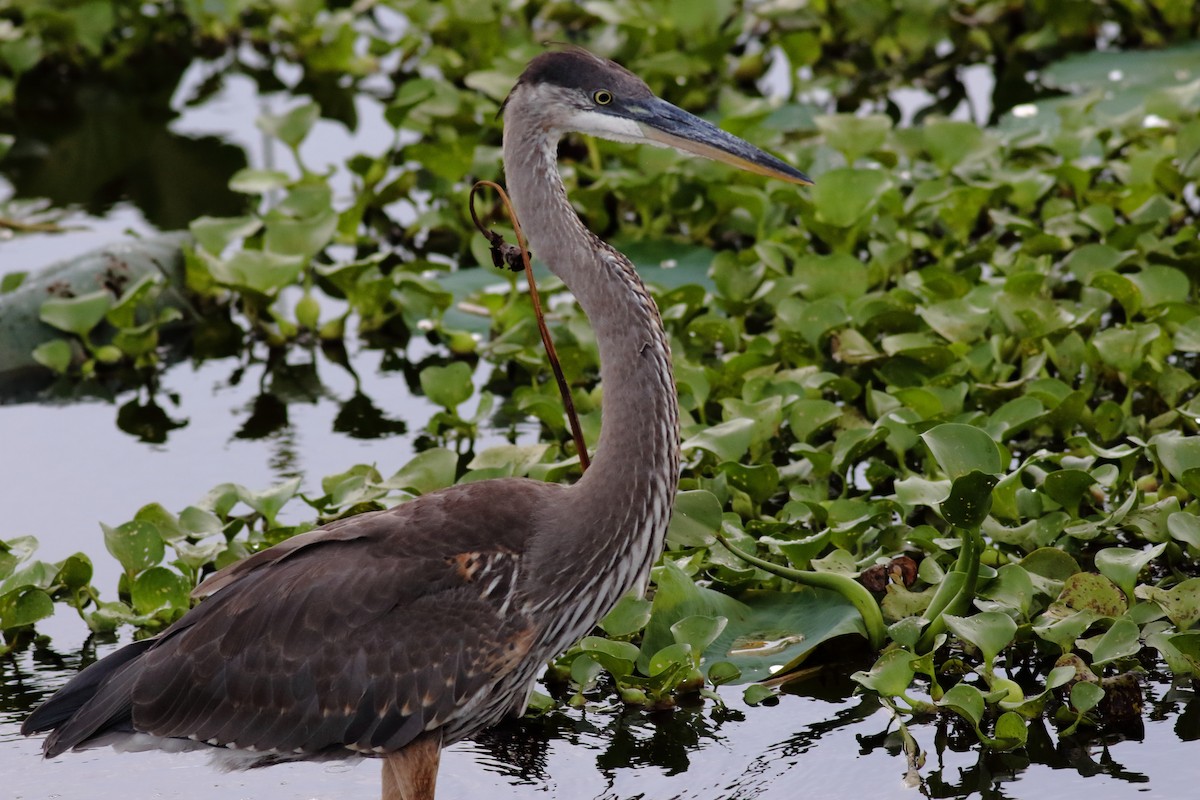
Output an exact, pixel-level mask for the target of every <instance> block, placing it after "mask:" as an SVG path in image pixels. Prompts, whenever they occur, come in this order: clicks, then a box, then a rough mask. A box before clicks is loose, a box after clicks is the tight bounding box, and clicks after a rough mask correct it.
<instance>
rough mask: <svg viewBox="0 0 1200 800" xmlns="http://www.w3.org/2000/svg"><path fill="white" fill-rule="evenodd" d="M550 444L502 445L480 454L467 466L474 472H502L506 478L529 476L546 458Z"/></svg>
mask: <svg viewBox="0 0 1200 800" xmlns="http://www.w3.org/2000/svg"><path fill="white" fill-rule="evenodd" d="M549 451H550V445H548V444H525V445H521V444H501V445H496V446H495V447H489V448H488V449H486V450H484V451H483V452H482V453H479V454H478V455H477V456H475V457H474V458H473V459H471V463H469V464H468V465H467V466H468V467H469V468H470V469H472V470H489V469H494V470H501V471H502V472H503V474H504V475H506V476H518V477H519V476H523V475H528V474H529V471H530V470H531V469H533V467H534V466H535V465H537V464H539V463H541V461H542V460H543V459H544V458H545V457H546V453H548V452H549Z"/></svg>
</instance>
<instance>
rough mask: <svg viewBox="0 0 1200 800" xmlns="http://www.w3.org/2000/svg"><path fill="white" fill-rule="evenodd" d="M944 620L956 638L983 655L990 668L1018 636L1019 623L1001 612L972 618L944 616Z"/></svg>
mask: <svg viewBox="0 0 1200 800" xmlns="http://www.w3.org/2000/svg"><path fill="white" fill-rule="evenodd" d="M942 619H944V620H945V621H946V627H948V628H949V629H950V630H951V632H953V633H954V635H955V636H957V637H958V638H960V639H962V640H963V641H965V642H969V643H970V644H971V645H973V646H974V647H976V648H977V649H978V650H979V651H980V653H982V654H983V661H984V664H985V666H987V667H989V668H990V667H991V665H992V662H994V661H995V660H996V656H997V655H999V653H1000V651H1001V650H1003V649H1004V648H1005V647H1007V646H1008V645H1009V644H1010V643H1011V642H1012V640H1013V637H1014V636H1016V635H1017V623H1015V622H1013V619H1012V617H1010V616H1008V615H1007V614H1002V613H1000V612H999V611H984V612H982V613H979V614H975V615H973V616H970V617H958V616H955V615H953V614H944V615H943V616H942Z"/></svg>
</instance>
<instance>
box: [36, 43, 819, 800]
mask: <svg viewBox="0 0 1200 800" xmlns="http://www.w3.org/2000/svg"><path fill="white" fill-rule="evenodd" d="M504 116H505V126H504V163H505V167H506V174H507V179H508V185H509V190H510V192H511V195H512V200H513V203H514V205H515V207H516V211H517V215H518V216H519V218H520V219H521V222H522V223H523V226H524V228H525V230H526V231H528V234H529V240H530V243H531V246H532V248H533V250H534V251H535V252H536V253H537V254H538V255H539V256H540V257H541V259H542V260H543V261H545V263H546V264H547V265H548V266H549V267H550V269H551V270H552V271H553V272H554V273H555V274H556V275H557V276H558V277H560V278H561V279H562V281H563V283H565V284H566V285H567V286H568V287H569V288H570V290H571V291H572V292H573V293H574V295H575V297H576V298H577V299H578V301H579V303H580V305H581V306H582V307H583V310H584V311H585V312H586V313H587V315H588V317H589V318H590V319H591V322H592V325H593V326H594V327H595V331H596V340H597V342H598V343H599V348H600V359H601V370H600V375H601V381H602V384H603V386H604V410H603V414H604V416H603V430H602V432H601V435H600V441H599V443H598V446H597V449H596V455H595V458H594V459H593V461H592V464H591V467H590V469H588V471H587V472H586V473H585V474H584V476H583V477H582V478H581V479H580V480H579V481H578V482H577V483H576V484H575V485H573V486H561V485H557V484H550V483H543V482H539V481H533V480H523V479H504V480H490V481H484V482H480V483H472V484H467V485H463V486H454V487H451V488H448V489H444V490H442V491H439V492H434V493H431V494H428V495H424V496H422V497H418V498H416V499H414V500H410V501H408V502H406V503H403V504H401V505H398V506H396V507H395V508H392V509H389V510H387V511H379V512H375V513H370V514H363V515H361V516H356V517H352V518H349V519H342V520H338V521H336V522H333V523H331V524H329V525H326V526H324V527H322V528H320V529H318V530H314V531H311V532H309V533H305V534H302V535H299V536H296V537H295V538H293V539H290V540H288V541H286V542H283V543H282V544H279V545H276V546H275V547H272V548H270V549H268V550H264V551H262V552H260V553H256V554H254V555H252V556H250V557H249V558H247V559H246V560H244V561H242V562H240V563H238V564H234V565H232V566H229V567H226V568H225V569H223V570H221V571H220V572H217V573H216V574H214V575H212V576H211V577H209V578H208V580H206V581H205V582H204V583H202V584H201V585H200V586H199V587H198V588H197V589H196V592H195V594H196V596H197V597H203V598H207V599H205V600H204V602H202V603H200V604H199V605H197V606H196V607H195V608H193V609H192V610H191V611H190V612H188V613H187V614H186V615H185V616H184V617H183V618H182V619H180V620H179V621H178V622H176V623H175V624H174V625H172V626H171V627H170V628H168V629H167V630H166V631H164V632H163V633H162V634H160V635H158V636H156V637H154V638H152V639H146V640H143V641H140V642H134V643H133V644H130V645H127V646H125V647H124V648H122V649H120V650H118V651H116V652H115V653H112V654H111V655H109V656H108V657H106V658H104V659H102V660H101V661H98V662H96V663H95V664H92V665H91V666H89V667H88V668H87V669H85V670H83V671H82V672H81V673H80V674H79V675H77V676H76V677H75V678H74V679H73V680H71V681H70V682H69V683H68V684H67V685H66V686H65V687H63V688H62V689H60V690H59V691H58V692H57V693H56V694H54V696H52V697H51V698H50V699H49V700H47V701H46V702H45V704H43V705H42V706H41V707H40V708H38V709H37V710H36V711H34V712H33V714H31V715H30V716H29V718H28V719H27V720H26V721H25V724H24V725H23V726H22V729H21V730H22V732H23V733H26V734H30V733H34V732H38V731H51V733H50V735H49V736H48V737H47V738H46V741H45V744H44V747H43V750H44V752H45V754H46V756H47V757H51V756H57V755H58V754H60V753H62V752H64V751H66V750H68V749H70V748H74V747H79V746H81V745H93V744H102V743H106V742H115V741H117V740H121V739H128V738H129V737H140V738H141V739H142V740H143V744H145V743H149V744H150V745H151V746H161V747H165V748H170V749H177V748H178V747H179V746H180V745H181V744H183V745H187V746H195V747H204V746H214V747H222V748H231V751H236V752H239V753H241V754H242V756H241V761H240V764H238V765H239V766H253V765H261V764H268V763H272V762H277V761H286V760H293V759H310V758H325V757H346V756H354V755H364V756H382V757H384V767H383V786H384V797H385V798H389V800H390V799H391V798H404V799H405V800H417V798H421V799H423V800H426V799H427V798H431V797H432V796H433V790H434V783H435V781H436V777H437V767H438V760H439V757H440V752H441V748H443V747H445V746H447V745H449V744H452V743H454V742H457V741H459V740H461V739H464V738H466V737H469V736H471V735H472V734H474V733H477V732H478V731H480V730H482V729H484V728H486V727H488V726H490V725H493V724H494V723H496V722H497V721H499V720H500V719H501V718H502V717H504V716H505V715H507V714H512V713H519V712H521V711H522V710H523V709H524V708H525V703H526V701H527V699H528V696H529V692H530V690H531V688H532V686H533V682H534V679H535V677H536V674H537V672H538V669H539V668H540V667H541V665H543V664H544V663H545V662H546V661H547V660H548V659H549V658H551V657H553V656H554V655H556V654H557V653H559V652H561V651H562V650H563V649H564V648H566V647H567V646H569V645H570V644H572V643H573V642H574V641H576V640H577V639H578V638H579V637H580V636H582V635H583V634H584V633H586V632H587V631H588V630H589V629H590V628H591V627H592V626H593V625H594V624H595V623H596V621H597V620H599V619H600V617H601V616H603V615H604V614H605V613H606V612H607V611H608V610H609V609H610V608H611V607H612V605H613V604H614V603H615V602H616V601H617V599H618V598H620V597H621V596H622V595H623V594H625V593H626V592H627V591H629V590H630V589H631V588H632V587H635V586H642V585H644V582H645V580H646V578H647V575H648V574H649V571H650V566H651V565H652V564H653V563H654V561H655V559H657V557H658V555H659V553H660V551H661V550H662V545H663V537H664V536H665V534H666V530H667V523H668V521H669V520H670V516H671V508H672V502H673V499H674V496H675V489H676V486H677V484H678V469H679V434H678V406H677V404H676V398H675V385H674V382H673V379H672V375H671V353H670V350H669V349H668V346H667V338H666V335H665V334H664V331H663V327H662V322H661V320H660V318H659V315H658V309H657V308H656V307H655V305H654V301H653V300H652V299H651V298H650V295H649V294H648V293H647V292H646V289H645V287H644V286H643V284H642V282H641V280H640V279H639V278H638V276H637V273H636V272H635V271H634V267H633V264H632V263H631V262H630V261H629V259H628V258H626V257H625V256H623V255H621V254H620V253H619V252H617V251H616V250H614V249H613V248H612V247H610V246H608V245H607V244H605V243H604V242H602V241H601V240H600V239H598V238H597V237H596V236H595V235H593V234H592V233H591V232H589V231H588V230H587V228H585V227H584V225H583V223H582V222H581V221H580V219H579V217H578V216H576V214H575V212H574V211H573V210H572V208H571V204H570V203H569V202H568V200H567V194H566V190H565V189H564V187H563V184H562V180H561V178H560V177H559V174H558V170H557V165H556V156H557V145H558V141H559V139H560V138H561V137H562V135H563V134H564V133H566V132H569V131H578V132H581V133H587V134H592V135H595V136H600V137H604V138H607V139H615V140H618V141H622V142H644V143H648V144H655V145H662V146H669V147H674V148H676V149H678V150H682V151H686V152H689V153H694V154H698V155H701V156H706V157H708V158H713V159H718V160H721V161H725V162H728V163H731V164H734V165H735V166H738V167H740V168H742V169H747V170H750V171H752V172H757V173H761V174H764V175H769V176H773V177H776V178H781V179H783V180H787V181H791V182H794V183H800V184H806V183H809V180H808V178H807V177H805V175H804V174H803V173H801V172H799V171H798V170H796V169H795V168H793V167H791V166H789V165H788V164H786V163H784V162H783V161H780V160H779V159H777V158H774V157H772V156H770V155H767V154H766V153H764V152H762V151H761V150H759V149H757V148H755V147H753V146H752V145H750V144H747V143H746V142H744V141H743V140H741V139H738V138H737V137H735V136H731V135H729V134H727V133H725V132H724V131H721V130H719V129H718V128H716V127H714V126H712V125H710V124H709V123H707V122H705V121H703V120H701V119H699V118H697V117H694V116H692V115H691V114H688V113H687V112H685V111H682V110H681V109H679V108H676V107H675V106H673V105H671V104H670V103H667V102H665V101H663V100H661V99H659V98H658V97H656V96H655V95H654V94H653V93H652V92H651V91H650V89H649V88H648V87H647V86H646V84H645V83H644V82H643V81H642V80H641V79H639V78H638V77H637V76H635V75H634V74H632V73H631V72H629V71H627V70H625V69H624V68H622V67H620V66H618V65H617V64H615V63H613V62H611V61H608V60H605V59H602V58H599V57H597V56H594V55H592V54H591V53H588V52H587V51H584V50H581V49H576V48H569V49H564V50H558V51H554V52H548V53H544V54H542V55H540V56H538V57H536V58H535V59H533V61H531V62H530V63H529V65H528V67H527V68H526V69H525V71H524V73H522V75H521V77H520V79H519V80H518V81H517V84H516V86H515V87H514V88H513V90H512V92H511V93H510V94H509V96H508V99H507V100H506V101H505V104H504ZM189 743H190V744H189Z"/></svg>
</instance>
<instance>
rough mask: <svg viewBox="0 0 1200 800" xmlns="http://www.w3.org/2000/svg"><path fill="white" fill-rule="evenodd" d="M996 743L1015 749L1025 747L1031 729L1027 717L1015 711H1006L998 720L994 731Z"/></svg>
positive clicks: (1002, 746) (1002, 747) (1006, 748)
mask: <svg viewBox="0 0 1200 800" xmlns="http://www.w3.org/2000/svg"><path fill="white" fill-rule="evenodd" d="M993 736H994V737H995V739H996V743H997V744H998V745H999V747H1000V748H1001V749H1004V750H1015V749H1016V748H1018V747H1024V746H1025V742H1026V740H1027V739H1028V738H1029V729H1028V727H1026V724H1025V718H1024V717H1022V716H1021V715H1020V714H1018V713H1017V712H1015V711H1006V712H1004V713H1003V714H1001V715H1000V718H999V719H997V720H996V730H995V731H994V733H993Z"/></svg>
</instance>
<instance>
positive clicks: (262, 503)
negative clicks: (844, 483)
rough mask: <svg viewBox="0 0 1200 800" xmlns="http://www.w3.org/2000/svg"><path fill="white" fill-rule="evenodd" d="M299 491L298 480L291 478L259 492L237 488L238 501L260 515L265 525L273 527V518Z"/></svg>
mask: <svg viewBox="0 0 1200 800" xmlns="http://www.w3.org/2000/svg"><path fill="white" fill-rule="evenodd" d="M299 489H300V479H299V478H292V479H291V480H289V481H284V482H283V483H280V484H277V485H275V486H272V487H270V488H269V489H264V490H263V491H261V492H254V491H250V490H249V489H246V488H245V487H242V486H239V487H238V499H240V500H241V501H242V502H243V503H245V504H246V505H248V506H250V507H251V508H252V509H254V510H255V511H257V512H258V513H259V514H262V515H263V517H264V518H265V519H266V521H267V525H269V526H270V527H275V518H276V517H277V516H278V515H279V512H280V510H281V509H282V508H283V506H284V505H285V504H286V503H287V501H289V500H291V499H292V498H293V497H295V496H296V492H297V491H299Z"/></svg>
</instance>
